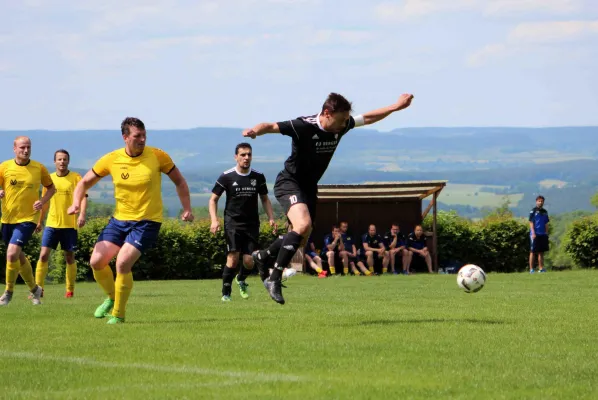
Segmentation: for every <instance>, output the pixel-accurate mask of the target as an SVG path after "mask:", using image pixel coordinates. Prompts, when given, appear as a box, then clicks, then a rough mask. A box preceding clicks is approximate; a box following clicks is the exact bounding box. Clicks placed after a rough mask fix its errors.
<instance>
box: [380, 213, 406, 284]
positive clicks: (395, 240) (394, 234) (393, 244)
mask: <svg viewBox="0 0 598 400" xmlns="http://www.w3.org/2000/svg"><path fill="white" fill-rule="evenodd" d="M384 245H385V246H386V251H388V254H389V258H390V272H392V273H393V274H398V273H399V272H398V271H397V270H396V269H395V264H396V260H397V255H400V256H402V265H403V274H404V275H407V274H409V271H408V270H407V269H408V268H409V264H411V257H412V256H413V253H412V252H411V251H410V250H409V249H407V241H406V239H405V235H403V233H402V232H401V230H400V228H399V224H392V225H391V227H390V231H389V232H387V233H386V235H384Z"/></svg>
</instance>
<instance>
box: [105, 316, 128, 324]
mask: <svg viewBox="0 0 598 400" xmlns="http://www.w3.org/2000/svg"><path fill="white" fill-rule="evenodd" d="M124 323H125V319H124V318H119V317H115V316H114V315H112V316H111V317H110V318H108V322H106V324H108V325H116V324H124Z"/></svg>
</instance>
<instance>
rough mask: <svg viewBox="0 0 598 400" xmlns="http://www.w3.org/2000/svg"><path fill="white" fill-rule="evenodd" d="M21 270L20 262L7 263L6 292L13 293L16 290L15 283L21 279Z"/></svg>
mask: <svg viewBox="0 0 598 400" xmlns="http://www.w3.org/2000/svg"><path fill="white" fill-rule="evenodd" d="M20 269H21V262H20V261H15V262H11V261H7V262H6V290H7V291H9V292H13V291H14V290H15V283H16V282H17V278H18V277H19V270H20Z"/></svg>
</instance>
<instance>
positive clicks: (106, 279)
mask: <svg viewBox="0 0 598 400" xmlns="http://www.w3.org/2000/svg"><path fill="white" fill-rule="evenodd" d="M93 278H94V279H95V280H96V282H97V283H98V284H99V285H100V286H101V287H102V289H104V292H105V293H106V295H107V296H108V297H110V298H111V299H112V300H114V274H113V273H112V269H111V268H110V266H108V265H106V266H105V267H104V268H102V269H99V270H98V269H94V270H93Z"/></svg>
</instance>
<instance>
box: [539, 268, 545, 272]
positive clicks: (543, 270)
mask: <svg viewBox="0 0 598 400" xmlns="http://www.w3.org/2000/svg"><path fill="white" fill-rule="evenodd" d="M538 272H540V273H542V272H546V270H545V269H544V268H542V269H540V270H539V271H538Z"/></svg>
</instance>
